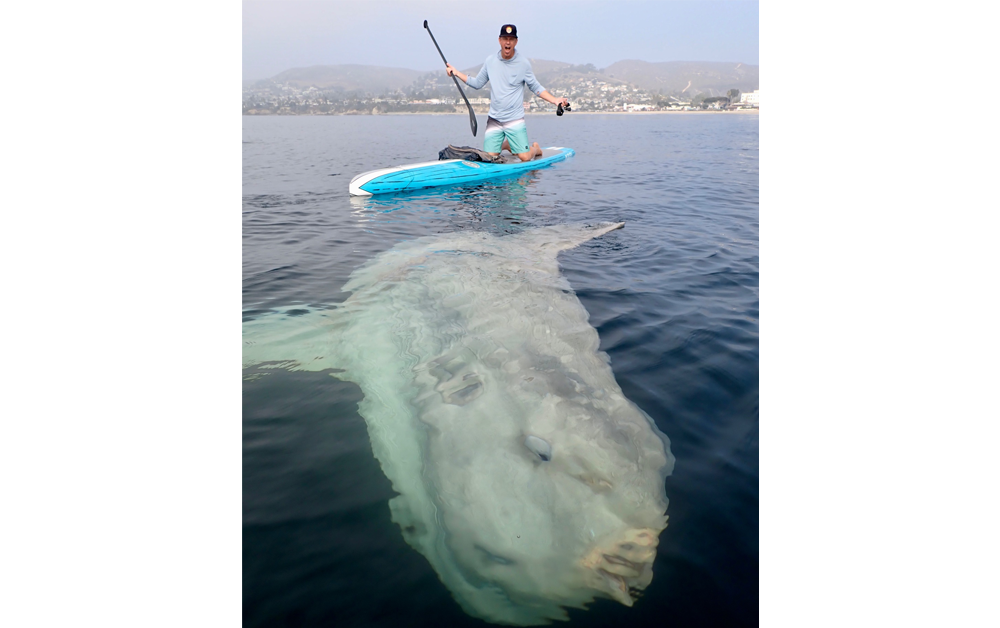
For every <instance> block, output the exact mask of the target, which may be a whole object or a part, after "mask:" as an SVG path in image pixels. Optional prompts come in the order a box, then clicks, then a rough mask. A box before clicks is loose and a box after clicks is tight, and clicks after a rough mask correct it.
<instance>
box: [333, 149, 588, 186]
mask: <svg viewBox="0 0 1000 628" xmlns="http://www.w3.org/2000/svg"><path fill="white" fill-rule="evenodd" d="M575 154H576V151H574V150H573V149H572V148H563V147H560V146H550V147H548V148H543V149H542V156H541V157H537V158H535V159H532V160H531V161H521V160H520V159H518V158H517V157H514V156H512V155H507V156H506V158H507V159H508V160H509V161H507V162H506V163H499V164H490V163H484V162H479V161H465V160H464V159H443V160H440V161H428V162H424V163H419V164H410V165H407V166H396V167H395V168H382V169H381V170H372V171H370V172H365V173H362V174H359V175H358V176H356V177H354V178H353V179H351V185H350V192H351V196H371V195H373V194H387V193H390V192H403V191H406V190H421V189H424V188H433V187H438V186H441V185H455V184H460V183H472V182H475V181H483V180H485V179H493V178H495V177H502V176H507V175H512V174H518V173H520V172H527V171H529V170H537V169H539V168H545V167H547V166H551V165H552V164H554V163H556V162H558V161H562V160H564V159H566V158H567V157H571V156H573V155H575Z"/></svg>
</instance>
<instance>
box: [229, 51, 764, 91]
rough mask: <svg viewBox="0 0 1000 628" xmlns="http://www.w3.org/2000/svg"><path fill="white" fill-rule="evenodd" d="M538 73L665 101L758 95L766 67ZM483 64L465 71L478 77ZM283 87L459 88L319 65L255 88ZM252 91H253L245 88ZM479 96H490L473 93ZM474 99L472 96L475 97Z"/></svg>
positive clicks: (700, 65)
mask: <svg viewBox="0 0 1000 628" xmlns="http://www.w3.org/2000/svg"><path fill="white" fill-rule="evenodd" d="M531 65H532V69H533V70H534V72H535V76H537V77H538V80H539V81H540V82H541V83H542V85H544V86H546V87H551V88H552V89H565V88H566V87H568V86H570V85H573V84H577V83H579V82H580V81H587V80H591V79H594V80H601V81H604V82H606V83H608V84H610V85H625V84H627V85H630V86H632V87H637V88H639V89H641V90H643V91H645V92H650V93H658V94H661V95H664V96H679V97H685V98H688V99H690V98H692V97H694V96H697V95H699V94H705V95H706V96H720V95H725V94H726V93H727V92H728V91H729V90H730V89H734V88H735V89H738V90H740V91H741V92H752V91H753V90H755V89H758V88H759V87H760V67H759V66H756V65H748V64H745V63H735V62H734V63H714V62H707V61H667V62H662V63H650V62H648V61H637V60H625V61H618V62H617V63H613V64H611V65H610V66H608V67H606V68H603V69H600V68H596V67H594V66H593V65H591V64H582V65H574V64H572V63H566V62H563V61H550V60H547V59H531ZM480 67H482V66H481V65H476V66H473V67H470V68H462V71H463V72H464V73H466V74H471V75H473V76H474V75H476V74H477V73H478V72H479V68H480ZM282 86H288V87H291V88H295V89H300V90H304V89H308V88H310V87H313V88H316V89H317V90H322V91H333V92H349V93H355V94H357V95H359V96H360V95H363V94H370V95H378V94H383V93H388V92H404V93H408V94H418V93H419V94H421V95H422V96H423V97H437V96H440V95H445V94H449V95H450V94H451V92H452V91H454V89H455V88H454V84H453V83H452V81H451V79H449V78H448V77H447V76H446V75H445V73H444V70H443V69H442V70H440V71H436V72H421V71H419V70H409V69H406V68H384V67H378V66H369V65H317V66H311V67H306V68H292V69H290V70H285V71H284V72H281V73H280V74H277V75H275V76H272V77H271V78H269V79H264V80H261V81H257V82H255V83H253V84H252V86H251V87H250V89H253V90H274V89H280V88H281V87H282ZM244 88H245V89H246V88H247V86H246V85H245V86H244ZM473 94H474V95H475V96H488V95H489V94H488V92H486V91H483V90H480V91H479V92H476V91H475V90H473ZM471 95H472V94H470V96H471Z"/></svg>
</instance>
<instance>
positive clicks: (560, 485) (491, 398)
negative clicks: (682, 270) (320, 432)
mask: <svg viewBox="0 0 1000 628" xmlns="http://www.w3.org/2000/svg"><path fill="white" fill-rule="evenodd" d="M622 226H623V223H601V224H594V225H557V226H551V227H541V228H536V229H529V230H526V231H524V232H521V233H517V234H514V235H507V236H503V237H497V236H493V235H490V234H486V233H482V232H459V233H451V234H446V235H436V236H429V237H423V238H419V239H416V240H413V241H410V242H404V243H402V244H399V245H397V246H395V247H393V248H392V249H390V250H388V251H386V252H384V253H382V254H380V255H378V256H377V257H375V258H374V259H372V260H371V261H370V262H368V263H367V264H366V265H364V266H363V267H361V268H359V269H357V270H356V271H355V272H354V273H352V275H351V277H350V279H349V280H348V282H347V284H346V285H345V286H344V288H343V290H344V291H346V292H351V293H352V294H351V296H350V298H348V299H347V300H346V301H344V302H343V303H342V304H340V305H339V306H337V307H334V308H332V309H325V310H324V309H302V308H288V309H287V310H283V311H278V312H273V313H269V314H266V315H263V316H261V317H259V318H255V319H252V320H248V321H246V322H245V323H244V325H243V335H244V351H243V362H244V368H249V367H255V366H256V367H261V368H267V367H270V368H287V369H293V370H298V369H305V370H316V371H321V370H328V369H329V370H331V374H332V375H333V376H334V377H337V378H339V379H343V380H346V381H351V382H355V383H357V384H358V385H359V386H360V388H361V390H362V392H363V393H364V400H363V401H362V402H361V403H360V404H359V407H358V410H359V412H360V414H361V415H362V416H363V417H364V419H365V421H366V423H367V425H368V432H369V435H370V438H371V444H372V451H373V452H374V454H375V457H376V458H377V459H378V461H379V463H380V464H381V466H382V470H383V472H384V473H385V475H386V476H387V477H388V478H389V480H390V481H391V482H392V486H393V488H394V489H395V491H396V492H398V493H399V495H398V496H396V497H394V498H393V499H391V500H390V502H389V506H390V510H391V513H392V519H393V521H395V522H396V523H397V524H398V525H399V526H400V528H401V529H402V532H403V536H404V538H405V539H406V541H407V542H408V543H409V544H410V545H411V546H413V547H414V548H415V549H416V550H417V551H419V552H420V553H421V554H423V555H424V556H425V557H426V558H427V560H428V561H429V562H430V564H431V566H432V567H433V568H434V570H435V571H436V572H437V574H438V576H439V577H440V579H441V582H442V583H444V585H445V586H446V587H447V588H448V589H449V590H450V591H451V593H452V595H453V596H454V598H455V599H456V600H457V601H458V603H459V604H460V605H461V606H462V608H463V609H464V610H465V611H466V612H467V613H468V614H470V615H472V616H475V617H478V618H481V619H483V620H485V621H488V622H493V623H500V624H510V625H519V626H531V625H539V624H548V623H550V622H551V621H552V620H565V619H567V614H566V611H565V607H576V608H586V605H587V604H588V603H590V602H592V601H593V600H594V598H595V597H608V598H612V599H614V600H617V601H618V602H621V603H622V604H625V605H627V606H631V605H632V603H633V600H634V599H635V597H636V593H637V592H638V591H641V590H642V589H644V588H646V587H647V586H648V585H649V584H650V582H651V580H652V577H653V574H652V565H653V560H654V558H655V556H656V547H657V543H658V539H659V534H660V532H661V531H662V530H663V529H664V528H665V527H666V525H667V517H666V514H665V513H666V509H667V498H666V495H665V494H664V478H665V477H666V476H667V475H669V474H670V473H671V472H672V470H673V465H674V458H673V456H672V455H671V453H670V449H669V441H668V440H667V438H666V436H664V435H663V434H662V433H661V432H660V431H659V430H658V429H657V428H656V426H655V424H654V423H653V421H652V419H650V417H649V415H647V414H646V413H645V412H643V411H642V410H640V409H639V408H638V407H637V406H636V405H635V404H634V403H632V402H631V401H629V400H628V399H626V398H625V397H624V395H623V394H622V391H621V388H620V387H619V386H618V384H617V382H616V381H615V377H614V374H613V373H612V371H611V367H610V366H609V358H608V356H607V354H605V353H604V352H602V351H599V349H598V348H599V339H598V335H597V331H596V330H595V329H594V328H593V327H592V326H591V325H590V323H589V316H588V314H587V311H586V309H585V308H584V307H583V304H581V303H580V301H579V299H578V298H577V297H576V294H575V293H574V292H573V290H572V289H571V288H570V286H569V283H568V281H567V280H566V279H565V278H564V277H563V276H562V275H561V274H560V273H559V265H558V262H557V259H556V257H557V255H558V253H559V251H562V250H566V249H570V248H573V247H575V246H577V245H579V244H581V243H583V242H586V241H587V240H590V239H591V238H596V237H598V236H601V235H603V234H605V233H608V232H609V231H613V230H615V229H620V228H622Z"/></svg>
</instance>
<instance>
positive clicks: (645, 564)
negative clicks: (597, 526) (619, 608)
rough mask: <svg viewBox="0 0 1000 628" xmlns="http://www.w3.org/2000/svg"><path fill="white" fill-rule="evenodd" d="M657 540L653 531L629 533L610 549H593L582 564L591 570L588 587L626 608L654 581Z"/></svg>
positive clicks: (644, 529) (642, 530)
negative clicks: (638, 593)
mask: <svg viewBox="0 0 1000 628" xmlns="http://www.w3.org/2000/svg"><path fill="white" fill-rule="evenodd" d="M658 544H659V538H658V535H657V532H656V530H652V529H650V528H640V529H633V530H629V531H628V532H626V533H625V536H624V537H623V538H622V539H621V540H619V541H617V542H615V543H612V544H611V546H610V547H608V546H601V547H595V548H594V549H593V550H591V552H590V553H589V554H587V556H585V557H584V559H583V560H582V561H581V564H582V565H583V566H584V567H585V568H587V569H588V570H590V574H591V575H590V576H589V577H588V578H587V580H588V584H589V585H590V586H591V587H592V588H594V589H596V590H598V591H600V592H601V593H603V594H604V595H607V596H609V597H611V599H613V600H616V601H618V602H620V603H622V604H624V605H625V606H632V603H633V602H634V601H635V597H636V595H635V594H636V593H637V592H638V591H641V590H642V589H645V588H646V587H647V586H649V583H650V582H652V580H653V560H654V559H655V558H656V546H657V545H658Z"/></svg>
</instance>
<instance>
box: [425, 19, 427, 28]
mask: <svg viewBox="0 0 1000 628" xmlns="http://www.w3.org/2000/svg"><path fill="white" fill-rule="evenodd" d="M424 28H427V20H424Z"/></svg>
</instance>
